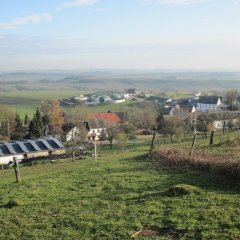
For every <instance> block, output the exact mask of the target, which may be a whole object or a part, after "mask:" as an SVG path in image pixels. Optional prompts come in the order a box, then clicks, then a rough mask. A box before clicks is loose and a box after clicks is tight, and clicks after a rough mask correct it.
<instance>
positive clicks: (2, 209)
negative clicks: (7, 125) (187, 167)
mask: <svg viewBox="0 0 240 240" xmlns="http://www.w3.org/2000/svg"><path fill="white" fill-rule="evenodd" d="M148 149H149V147H148V146H143V145H142V146H140V145H135V146H132V147H131V148H130V147H129V151H128V152H125V153H122V152H119V151H118V150H113V151H110V150H105V151H103V150H102V151H101V156H100V157H99V159H98V162H97V163H95V162H94V161H93V159H92V158H86V159H84V160H79V161H76V162H74V163H72V162H68V160H63V161H60V162H58V163H56V164H45V165H38V166H33V167H23V168H21V174H22V179H23V183H22V184H20V185H17V184H16V183H14V180H15V179H14V173H13V170H12V169H10V170H4V171H0V216H1V218H0V229H1V231H0V239H24V240H25V239H38V240H39V239H49V240H50V239H103V240H107V239H111V240H112V239H121V240H122V239H131V238H130V236H135V237H136V238H138V239H148V238H147V237H150V236H155V237H156V238H155V239H220V240H221V239H236V240H237V239H239V238H240V225H239V222H240V208H239V194H240V190H239V188H238V187H237V186H231V185H229V184H227V183H226V182H225V183H224V182H216V180H214V179H212V178H210V177H208V176H206V175H203V174H200V173H199V172H193V171H184V172H183V171H173V170H169V169H161V170H160V171H156V170H155V169H153V168H152V167H151V165H150V164H149V163H148V160H147V159H146V154H147V152H148ZM178 184H188V185H191V186H194V187H197V188H198V189H199V191H198V192H197V193H195V192H193V193H192V194H189V195H188V194H187V195H184V194H182V195H179V196H178V195H177V196H171V195H167V194H165V193H166V192H168V193H169V191H167V190H168V189H169V188H170V189H172V188H171V187H172V186H175V185H178ZM190 189H191V188H190ZM10 199H15V200H17V201H19V203H20V206H17V207H13V208H7V207H6V204H7V202H8V201H9V200H10Z"/></svg>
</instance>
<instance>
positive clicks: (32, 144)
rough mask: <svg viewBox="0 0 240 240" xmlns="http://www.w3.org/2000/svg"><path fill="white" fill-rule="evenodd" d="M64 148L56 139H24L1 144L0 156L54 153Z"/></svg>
mask: <svg viewBox="0 0 240 240" xmlns="http://www.w3.org/2000/svg"><path fill="white" fill-rule="evenodd" d="M62 148H64V146H63V144H62V143H61V142H60V141H59V140H58V139H56V138H53V137H51V138H38V139H33V140H28V139H24V140H21V141H11V142H8V143H3V144H0V156H8V155H16V154H25V153H29V152H41V151H53V150H58V149H62Z"/></svg>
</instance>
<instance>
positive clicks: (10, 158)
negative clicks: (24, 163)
mask: <svg viewBox="0 0 240 240" xmlns="http://www.w3.org/2000/svg"><path fill="white" fill-rule="evenodd" d="M14 157H15V158H16V160H22V159H24V155H11V156H4V157H1V156H0V164H8V163H9V162H13V158H14Z"/></svg>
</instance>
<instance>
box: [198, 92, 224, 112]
mask: <svg viewBox="0 0 240 240" xmlns="http://www.w3.org/2000/svg"><path fill="white" fill-rule="evenodd" d="M221 105H222V97H219V96H200V97H199V101H198V103H197V108H196V109H197V111H199V112H207V111H214V110H217V109H220V107H221Z"/></svg>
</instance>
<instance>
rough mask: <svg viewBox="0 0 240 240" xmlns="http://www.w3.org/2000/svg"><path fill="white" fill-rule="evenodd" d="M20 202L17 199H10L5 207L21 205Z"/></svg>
mask: <svg viewBox="0 0 240 240" xmlns="http://www.w3.org/2000/svg"><path fill="white" fill-rule="evenodd" d="M21 205H22V203H21V202H20V201H19V200H16V199H10V200H9V201H8V203H7V204H6V207H7V208H13V207H18V206H21Z"/></svg>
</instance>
